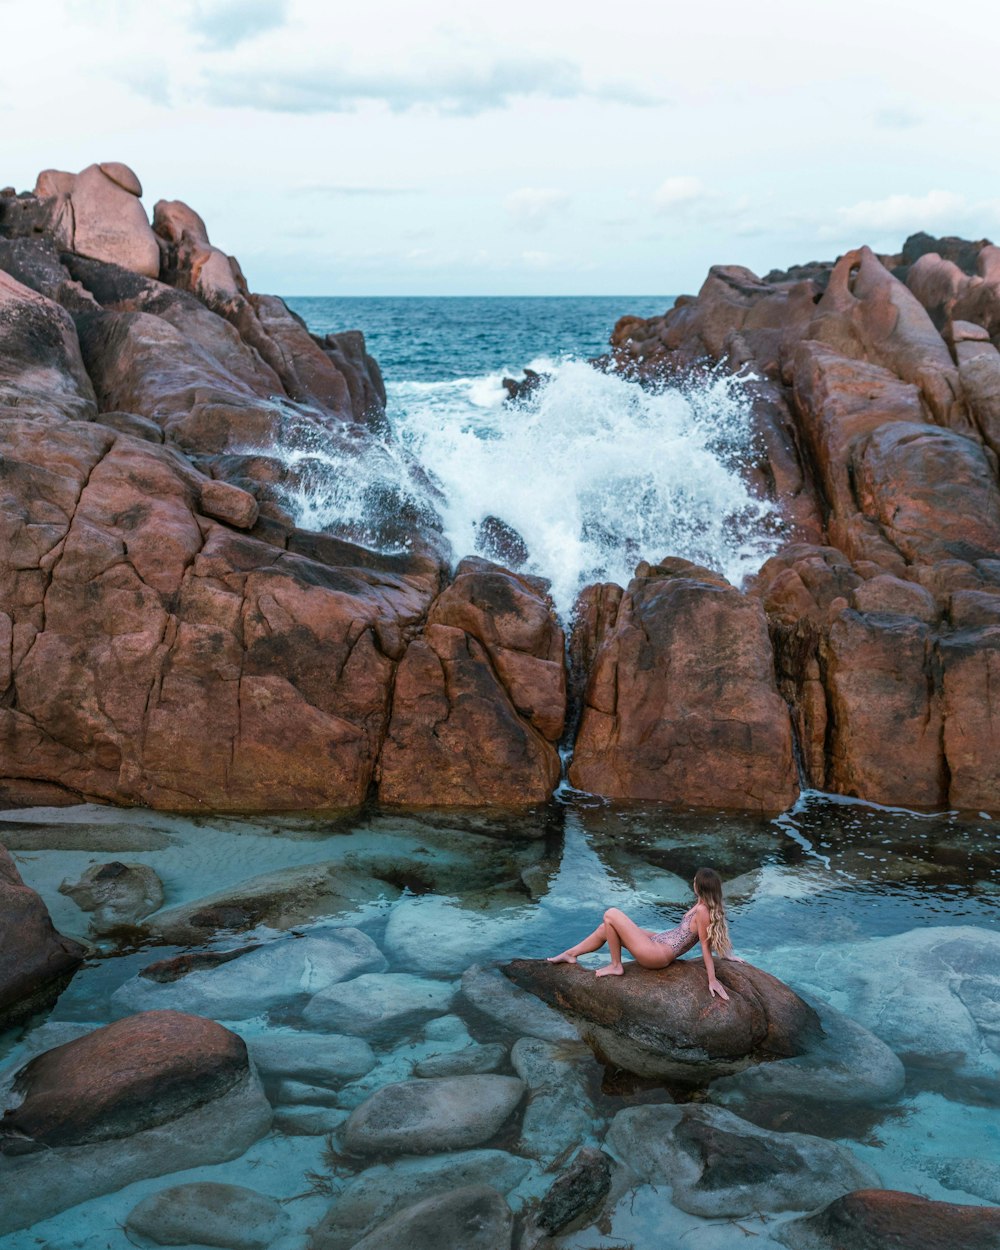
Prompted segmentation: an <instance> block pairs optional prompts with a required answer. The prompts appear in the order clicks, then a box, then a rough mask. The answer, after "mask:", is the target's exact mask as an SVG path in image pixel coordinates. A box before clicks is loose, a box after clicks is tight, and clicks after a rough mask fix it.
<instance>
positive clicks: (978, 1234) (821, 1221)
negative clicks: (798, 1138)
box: [778, 1189, 1000, 1250]
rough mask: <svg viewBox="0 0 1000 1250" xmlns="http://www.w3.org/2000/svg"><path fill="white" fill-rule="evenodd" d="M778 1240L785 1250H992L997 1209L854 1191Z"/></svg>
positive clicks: (999, 1241)
mask: <svg viewBox="0 0 1000 1250" xmlns="http://www.w3.org/2000/svg"><path fill="white" fill-rule="evenodd" d="M778 1239H779V1240H780V1241H781V1242H782V1243H783V1244H784V1245H786V1246H789V1247H790V1248H791V1250H842V1247H848V1246H849V1247H850V1250H902V1247H904V1246H905V1248H906V1250H954V1247H956V1246H961V1247H962V1250H998V1247H1000V1209H998V1208H996V1207H973V1206H959V1205H957V1204H956V1203H951V1202H931V1201H930V1200H929V1199H927V1198H920V1197H918V1196H917V1195H916V1194H906V1193H900V1192H899V1191H897V1190H892V1189H858V1190H855V1191H854V1193H850V1194H845V1195H844V1196H843V1198H837V1199H835V1200H834V1201H833V1202H831V1203H830V1205H829V1206H828V1207H825V1208H824V1209H823V1210H822V1211H820V1212H819V1213H818V1214H816V1215H809V1216H805V1217H804V1218H802V1219H798V1220H793V1221H791V1223H789V1224H783V1225H782V1227H781V1229H780V1230H779V1233H778Z"/></svg>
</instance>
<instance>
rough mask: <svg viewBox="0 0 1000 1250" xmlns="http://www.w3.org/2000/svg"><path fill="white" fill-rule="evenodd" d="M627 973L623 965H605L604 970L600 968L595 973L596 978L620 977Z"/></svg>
mask: <svg viewBox="0 0 1000 1250" xmlns="http://www.w3.org/2000/svg"><path fill="white" fill-rule="evenodd" d="M624 971H625V968H624V965H622V964H605V966H604V967H603V968H598V969H597V971H596V972H595V973H594V976H595V977H620V976H621V974H622V973H623V972H624Z"/></svg>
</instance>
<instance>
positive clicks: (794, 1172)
mask: <svg viewBox="0 0 1000 1250" xmlns="http://www.w3.org/2000/svg"><path fill="white" fill-rule="evenodd" d="M607 1144H608V1145H609V1146H610V1147H611V1148H612V1150H614V1152H615V1153H616V1154H617V1155H618V1156H619V1157H620V1158H622V1159H623V1160H624V1161H625V1163H626V1164H627V1165H628V1166H629V1167H630V1168H631V1169H632V1171H633V1172H635V1173H636V1175H637V1176H638V1177H640V1179H642V1180H644V1181H646V1182H647V1183H649V1184H655V1185H659V1184H663V1183H666V1184H668V1185H670V1187H671V1190H672V1192H671V1201H672V1202H673V1204H674V1205H675V1206H677V1207H680V1209H681V1210H682V1211H688V1212H689V1213H690V1214H692V1215H700V1216H704V1217H707V1218H719V1217H721V1216H739V1215H750V1214H753V1213H755V1212H761V1211H802V1210H810V1209H812V1208H813V1207H817V1206H819V1205H821V1204H823V1203H827V1202H830V1201H832V1200H833V1199H834V1198H838V1197H840V1196H841V1195H842V1194H845V1193H847V1192H849V1191H851V1190H853V1189H858V1188H861V1187H862V1186H865V1185H872V1184H878V1177H877V1176H876V1175H875V1173H874V1172H873V1171H872V1170H871V1169H870V1168H869V1167H867V1166H865V1165H863V1164H861V1163H860V1162H859V1161H858V1160H857V1159H855V1157H854V1156H853V1155H852V1154H851V1152H850V1151H849V1150H848V1149H847V1148H846V1147H845V1146H840V1145H837V1144H836V1143H834V1142H828V1141H825V1140H824V1139H823V1138H821V1137H810V1136H807V1135H806V1134H804V1133H770V1132H767V1131H766V1130H765V1129H760V1128H757V1127H756V1126H755V1125H753V1124H749V1123H748V1122H747V1121H746V1120H741V1119H740V1118H739V1117H738V1116H735V1115H733V1114H732V1113H731V1112H729V1111H724V1110H723V1109H722V1108H721V1107H709V1106H696V1105H693V1104H689V1105H686V1106H647V1107H628V1108H626V1109H625V1110H624V1111H619V1113H618V1114H617V1115H616V1116H615V1118H614V1120H613V1121H612V1124H611V1128H610V1129H609V1130H608V1136H607Z"/></svg>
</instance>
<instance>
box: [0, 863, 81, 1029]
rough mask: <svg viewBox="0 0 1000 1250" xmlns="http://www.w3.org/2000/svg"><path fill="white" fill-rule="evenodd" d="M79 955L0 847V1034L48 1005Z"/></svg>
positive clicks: (79, 951)
mask: <svg viewBox="0 0 1000 1250" xmlns="http://www.w3.org/2000/svg"><path fill="white" fill-rule="evenodd" d="M83 957H84V949H83V947H82V946H80V945H79V943H77V942H73V941H71V940H70V939H69V938H65V937H63V936H62V934H61V933H57V932H56V930H55V929H54V928H53V927H52V921H51V920H50V919H49V913H48V911H47V910H46V908H45V904H44V903H43V902H42V900H41V899H40V898H39V897H38V895H37V894H36V893H35V891H34V890H31V889H29V888H28V886H26V885H25V884H24V882H23V881H22V880H21V875H20V873H19V872H18V871H17V868H16V867H15V865H14V861H13V860H12V859H11V857H10V855H9V854H8V852H7V851H6V850H5V848H4V847H2V846H0V1031H2V1030H5V1029H8V1028H10V1027H11V1026H12V1025H14V1024H17V1023H19V1022H20V1021H21V1020H24V1019H26V1018H27V1017H28V1016H29V1015H31V1014H32V1013H33V1012H36V1011H40V1010H42V1008H44V1007H47V1006H49V1005H50V1004H51V1003H52V1002H53V1001H54V1000H55V998H56V996H57V995H58V994H59V991H60V990H61V989H62V988H63V986H64V985H65V984H66V982H67V981H68V980H69V979H70V977H71V976H72V975H73V973H74V972H75V971H76V969H77V968H78V967H79V965H80V963H81V962H82V960H83Z"/></svg>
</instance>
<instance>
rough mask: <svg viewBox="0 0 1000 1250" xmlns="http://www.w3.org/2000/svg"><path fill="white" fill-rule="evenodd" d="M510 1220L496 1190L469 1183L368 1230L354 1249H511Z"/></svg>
mask: <svg viewBox="0 0 1000 1250" xmlns="http://www.w3.org/2000/svg"><path fill="white" fill-rule="evenodd" d="M513 1230H514V1219H513V1216H512V1215H511V1211H510V1208H509V1207H508V1206H507V1204H506V1202H504V1200H503V1198H501V1196H500V1195H499V1194H498V1193H497V1191H496V1190H495V1189H493V1188H491V1187H490V1186H488V1185H470V1186H468V1187H467V1188H465V1189H455V1190H453V1191H452V1192H451V1193H447V1194H439V1195H435V1196H434V1197H432V1198H425V1199H424V1201H423V1202H418V1203H416V1205H414V1206H412V1207H407V1208H406V1210H405V1211H400V1212H399V1213H398V1214H397V1215H394V1216H393V1217H392V1219H391V1220H387V1221H386V1223H385V1224H380V1225H379V1227H378V1228H375V1229H372V1231H371V1232H370V1233H368V1234H367V1236H365V1237H362V1239H361V1240H360V1241H359V1242H357V1243H356V1245H355V1247H354V1250H398V1247H399V1246H406V1247H407V1248H408V1250H441V1247H442V1246H455V1247H458V1246H461V1247H462V1250H510V1242H511V1237H512V1235H513Z"/></svg>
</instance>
